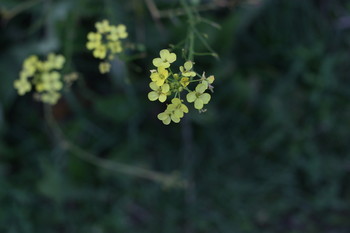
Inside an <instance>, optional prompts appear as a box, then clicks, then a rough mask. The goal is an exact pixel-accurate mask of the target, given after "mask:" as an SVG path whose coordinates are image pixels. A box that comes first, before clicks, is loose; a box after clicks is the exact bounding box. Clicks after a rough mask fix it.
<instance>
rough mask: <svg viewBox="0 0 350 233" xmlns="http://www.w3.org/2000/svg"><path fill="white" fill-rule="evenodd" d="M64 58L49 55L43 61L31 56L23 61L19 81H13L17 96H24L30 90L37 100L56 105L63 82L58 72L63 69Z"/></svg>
mask: <svg viewBox="0 0 350 233" xmlns="http://www.w3.org/2000/svg"><path fill="white" fill-rule="evenodd" d="M64 63H65V58H64V56H62V55H56V54H53V53H50V54H49V55H48V56H47V59H46V60H45V61H41V60H39V58H38V57H37V56H35V55H32V56H30V57H28V58H27V59H25V60H24V62H23V66H22V70H21V71H20V74H19V79H17V80H15V81H14V87H15V88H16V89H17V92H18V95H21V96H22V95H24V94H26V93H28V92H30V91H31V90H32V89H33V90H34V91H35V92H36V93H35V96H36V97H37V99H38V100H40V101H42V102H44V103H48V104H51V105H53V104H56V103H57V101H58V100H59V98H60V97H61V94H60V90H61V89H62V88H63V82H62V78H61V74H60V73H59V71H60V70H61V69H62V68H63V65H64Z"/></svg>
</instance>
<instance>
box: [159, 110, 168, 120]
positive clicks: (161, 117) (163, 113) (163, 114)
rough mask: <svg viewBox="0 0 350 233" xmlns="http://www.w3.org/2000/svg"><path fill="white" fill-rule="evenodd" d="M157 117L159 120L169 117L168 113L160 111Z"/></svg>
mask: <svg viewBox="0 0 350 233" xmlns="http://www.w3.org/2000/svg"><path fill="white" fill-rule="evenodd" d="M157 117H158V119H159V120H161V121H164V120H165V119H167V118H169V115H168V114H166V113H165V112H162V113H159V114H158V116H157Z"/></svg>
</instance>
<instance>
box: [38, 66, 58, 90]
mask: <svg viewBox="0 0 350 233" xmlns="http://www.w3.org/2000/svg"><path fill="white" fill-rule="evenodd" d="M60 78H61V75H60V74H59V73H58V72H56V71H54V72H51V73H43V74H42V76H41V79H42V88H43V90H45V91H49V92H52V91H59V90H61V89H62V87H63V84H62V82H61V80H60Z"/></svg>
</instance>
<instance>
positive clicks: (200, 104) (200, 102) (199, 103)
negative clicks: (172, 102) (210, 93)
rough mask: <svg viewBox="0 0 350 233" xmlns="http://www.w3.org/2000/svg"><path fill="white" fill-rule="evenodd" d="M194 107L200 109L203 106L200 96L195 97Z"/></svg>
mask: <svg viewBox="0 0 350 233" xmlns="http://www.w3.org/2000/svg"><path fill="white" fill-rule="evenodd" d="M194 108H195V109H198V110H200V109H202V108H203V100H202V99H200V98H197V99H196V101H194Z"/></svg>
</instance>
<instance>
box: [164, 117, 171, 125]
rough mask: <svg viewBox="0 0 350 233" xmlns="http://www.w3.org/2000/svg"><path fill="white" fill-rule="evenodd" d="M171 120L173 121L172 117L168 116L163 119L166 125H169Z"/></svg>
mask: <svg viewBox="0 0 350 233" xmlns="http://www.w3.org/2000/svg"><path fill="white" fill-rule="evenodd" d="M170 122H171V119H170V117H168V118H166V119H164V120H163V124H164V125H169V124H170Z"/></svg>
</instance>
